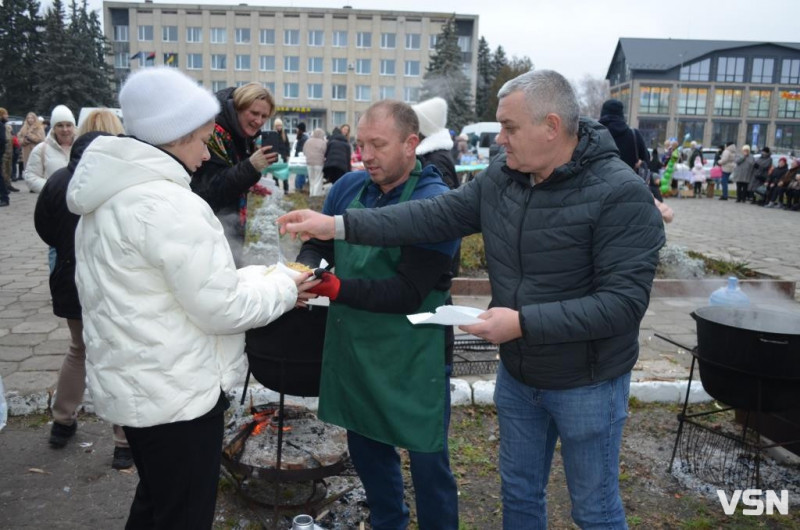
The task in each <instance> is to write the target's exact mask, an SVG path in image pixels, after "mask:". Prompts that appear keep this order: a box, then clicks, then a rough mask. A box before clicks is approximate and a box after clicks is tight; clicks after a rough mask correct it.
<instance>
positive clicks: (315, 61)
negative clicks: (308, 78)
mask: <svg viewBox="0 0 800 530" xmlns="http://www.w3.org/2000/svg"><path fill="white" fill-rule="evenodd" d="M308 73H310V74H321V73H322V57H309V58H308Z"/></svg>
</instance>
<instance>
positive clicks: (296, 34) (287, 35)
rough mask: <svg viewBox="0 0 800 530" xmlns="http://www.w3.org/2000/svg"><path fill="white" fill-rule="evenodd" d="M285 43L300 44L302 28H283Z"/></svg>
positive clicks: (289, 44)
mask: <svg viewBox="0 0 800 530" xmlns="http://www.w3.org/2000/svg"><path fill="white" fill-rule="evenodd" d="M283 45H284V46H300V30H299V29H285V30H283Z"/></svg>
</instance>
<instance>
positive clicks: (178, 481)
mask: <svg viewBox="0 0 800 530" xmlns="http://www.w3.org/2000/svg"><path fill="white" fill-rule="evenodd" d="M227 405H228V401H227V399H226V398H225V396H224V394H223V395H221V396H220V401H218V402H217V405H215V406H214V408H213V409H212V410H211V411H209V412H208V413H207V414H205V415H203V416H201V417H199V418H196V419H193V420H190V421H179V422H175V423H167V424H164V425H156V426H153V427H123V429H124V430H125V436H126V437H127V438H128V443H129V444H130V446H131V452H132V453H133V461H134V463H135V464H136V469H137V470H138V472H139V484H138V486H137V487H136V494H135V495H134V498H133V503H132V504H131V510H130V514H129V515H128V522H127V523H126V525H125V529H126V530H138V529H145V528H146V529H164V530H166V529H176V530H177V529H185V530H194V529H206V528H211V526H212V524H213V522H214V509H215V507H216V504H217V482H218V481H219V466H220V456H221V454H222V430H223V412H224V411H225V409H226V408H227Z"/></svg>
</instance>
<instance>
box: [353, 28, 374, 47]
mask: <svg viewBox="0 0 800 530" xmlns="http://www.w3.org/2000/svg"><path fill="white" fill-rule="evenodd" d="M356 48H372V33H370V32H369V31H359V32H358V33H356Z"/></svg>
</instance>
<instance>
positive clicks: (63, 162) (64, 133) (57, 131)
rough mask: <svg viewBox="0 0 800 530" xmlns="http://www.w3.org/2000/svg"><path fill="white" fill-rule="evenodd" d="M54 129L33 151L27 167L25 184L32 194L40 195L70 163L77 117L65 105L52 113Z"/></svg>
mask: <svg viewBox="0 0 800 530" xmlns="http://www.w3.org/2000/svg"><path fill="white" fill-rule="evenodd" d="M50 123H52V124H53V125H52V128H51V129H50V133H49V134H48V135H47V137H46V138H45V139H44V142H42V143H40V144H38V145H37V146H36V147H34V148H33V151H31V155H30V156H29V157H28V164H27V165H26V166H25V172H24V173H23V177H25V184H27V185H28V189H30V190H31V191H32V192H36V193H39V192H40V191H42V188H44V183H45V182H47V179H48V178H50V175H52V174H53V173H55V172H56V171H57V170H59V169H61V168H62V167H66V166H67V164H68V163H69V154H70V151H71V150H72V144H73V143H74V142H75V116H73V115H72V111H71V110H69V109H68V108H67V107H66V106H64V105H58V106H57V107H56V108H54V109H53V112H51V113H50Z"/></svg>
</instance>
